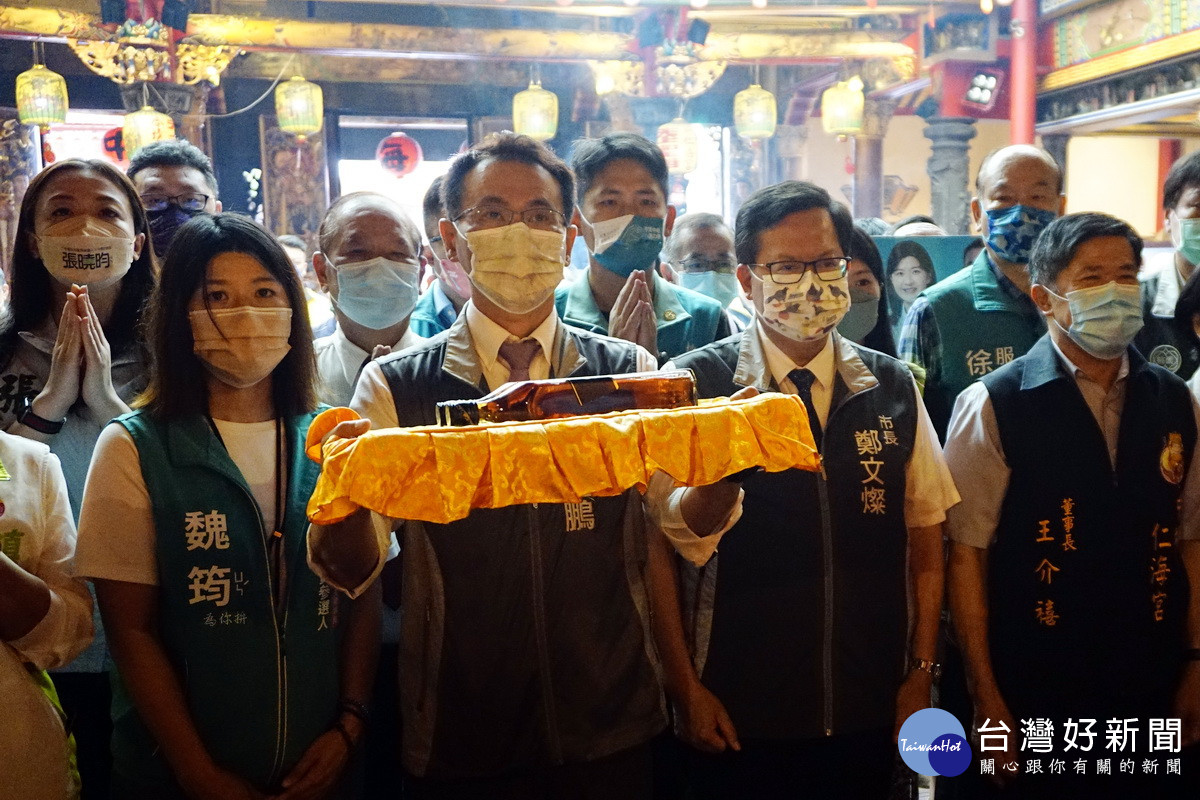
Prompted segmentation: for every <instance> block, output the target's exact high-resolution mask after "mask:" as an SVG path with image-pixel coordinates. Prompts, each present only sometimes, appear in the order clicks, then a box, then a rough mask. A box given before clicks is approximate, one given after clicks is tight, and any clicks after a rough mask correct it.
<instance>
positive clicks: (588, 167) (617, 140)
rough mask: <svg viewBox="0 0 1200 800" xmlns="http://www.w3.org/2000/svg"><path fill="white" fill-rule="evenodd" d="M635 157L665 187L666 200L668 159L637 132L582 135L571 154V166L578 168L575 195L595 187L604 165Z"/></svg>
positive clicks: (659, 185)
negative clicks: (585, 137) (586, 136)
mask: <svg viewBox="0 0 1200 800" xmlns="http://www.w3.org/2000/svg"><path fill="white" fill-rule="evenodd" d="M622 158H625V159H629V160H630V161H636V162H637V163H639V164H641V165H642V166H643V167H645V168H646V171H647V172H649V173H650V177H652V178H654V180H655V182H656V183H658V187H659V188H660V189H661V190H662V195H663V201H664V202H665V201H666V199H667V196H668V195H669V194H670V185H669V184H670V180H671V177H670V172H669V171H668V170H667V160H666V158H664V157H663V153H662V150H660V149H659V148H658V145H656V144H655V143H654V142H652V141H650V140H649V139H647V138H646V137H645V136H639V135H638V134H636V133H626V132H620V133H610V134H608V135H607V136H601V137H600V138H599V139H579V140H577V141H576V142H575V150H574V152H573V153H572V155H571V169H573V170H575V180H576V181H577V183H576V186H575V193H576V197H578V198H579V200H581V201H582V200H583V196H584V195H585V194H587V193H588V190H589V189H591V188H592V183H593V182H594V181H595V180H596V175H598V174H599V173H600V171H601V170H603V169H604V168H605V167H607V166H608V165H609V164H611V163H612V162H614V161H617V160H619V159H622Z"/></svg>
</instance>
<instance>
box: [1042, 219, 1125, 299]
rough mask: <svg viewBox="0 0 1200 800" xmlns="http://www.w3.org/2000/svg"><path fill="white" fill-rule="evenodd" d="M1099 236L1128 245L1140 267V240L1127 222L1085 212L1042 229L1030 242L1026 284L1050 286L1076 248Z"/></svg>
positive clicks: (1066, 264)
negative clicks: (1118, 240) (1115, 238)
mask: <svg viewBox="0 0 1200 800" xmlns="http://www.w3.org/2000/svg"><path fill="white" fill-rule="evenodd" d="M1103 236H1119V237H1121V238H1123V239H1125V240H1126V241H1128V242H1129V246H1130V248H1132V249H1133V260H1134V263H1136V264H1137V265H1138V266H1141V263H1142V237H1140V236H1138V235H1137V231H1135V230H1134V229H1133V228H1132V227H1131V226H1130V225H1129V223H1128V222H1126V221H1125V220H1123V219H1117V218H1116V217H1110V216H1109V215H1108V214H1099V213H1096V212H1090V211H1089V212H1085V213H1082V214H1067V215H1066V216H1065V217H1059V218H1058V219H1056V220H1054V221H1053V222H1051V223H1050V224H1049V225H1047V226H1046V228H1045V230H1043V231H1042V232H1041V234H1040V235H1039V236H1038V238H1037V241H1036V242H1034V245H1033V252H1032V253H1031V254H1030V256H1029V280H1030V282H1032V283H1040V284H1041V285H1043V286H1053V285H1055V281H1057V280H1058V276H1059V274H1060V273H1062V271H1063V270H1064V269H1066V268H1067V267H1069V266H1070V265H1071V259H1073V258H1075V252H1076V251H1077V250H1079V247H1080V245H1082V244H1083V243H1084V242H1089V241H1091V240H1092V239H1099V238H1101V237H1103Z"/></svg>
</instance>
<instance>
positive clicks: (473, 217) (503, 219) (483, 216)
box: [453, 205, 567, 231]
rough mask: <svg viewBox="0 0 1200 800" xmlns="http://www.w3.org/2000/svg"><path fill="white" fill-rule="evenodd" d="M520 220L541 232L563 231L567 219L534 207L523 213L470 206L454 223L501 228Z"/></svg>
mask: <svg viewBox="0 0 1200 800" xmlns="http://www.w3.org/2000/svg"><path fill="white" fill-rule="evenodd" d="M517 219H520V220H521V221H522V222H524V223H525V224H526V225H528V226H529V227H531V228H537V229H538V230H543V231H565V230H566V229H567V219H566V217H564V216H563V215H562V214H561V213H559V212H558V211H555V210H554V209H553V208H547V207H545V206H534V207H532V208H527V209H525V210H524V211H513V210H511V209H508V208H505V207H504V206H493V205H487V206H472V207H471V208H468V209H466V210H465V211H463V212H462V213H461V214H459V215H458V216H457V217H455V218H454V220H453V221H454V222H465V223H466V224H467V225H469V226H471V227H472V228H502V227H504V226H505V225H512V224H513V223H514V222H516V221H517Z"/></svg>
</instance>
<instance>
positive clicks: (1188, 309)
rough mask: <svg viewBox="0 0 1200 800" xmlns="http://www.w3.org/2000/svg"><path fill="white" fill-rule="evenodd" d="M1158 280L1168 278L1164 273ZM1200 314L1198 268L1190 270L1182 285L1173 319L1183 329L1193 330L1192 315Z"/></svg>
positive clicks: (1199, 278) (1199, 275) (1199, 276)
mask: <svg viewBox="0 0 1200 800" xmlns="http://www.w3.org/2000/svg"><path fill="white" fill-rule="evenodd" d="M1160 280H1170V277H1169V275H1164V276H1163V277H1162V278H1160ZM1197 314H1200V269H1197V270H1192V275H1191V277H1190V278H1188V279H1187V283H1185V284H1184V285H1183V290H1182V291H1181V292H1180V293H1179V300H1177V301H1176V302H1175V319H1176V320H1177V321H1178V322H1179V324H1181V325H1183V326H1184V330H1187V331H1189V332H1194V331H1195V328H1194V327H1193V325H1192V317H1194V316H1195V315H1197Z"/></svg>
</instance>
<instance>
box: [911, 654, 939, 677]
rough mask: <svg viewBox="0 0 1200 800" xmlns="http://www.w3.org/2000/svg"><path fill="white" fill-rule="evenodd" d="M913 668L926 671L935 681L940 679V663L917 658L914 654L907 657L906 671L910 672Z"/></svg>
mask: <svg viewBox="0 0 1200 800" xmlns="http://www.w3.org/2000/svg"><path fill="white" fill-rule="evenodd" d="M914 669H919V670H924V671H925V672H928V673H929V674H930V675H932V676H933V679H934V680H935V681H936V680H941V677H942V665H941V664H939V663H937V662H936V661H927V660H926V659H924V658H917V657H916V656H912V657H910V658H909V659H908V671H909V672H912V671H913V670H914Z"/></svg>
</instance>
